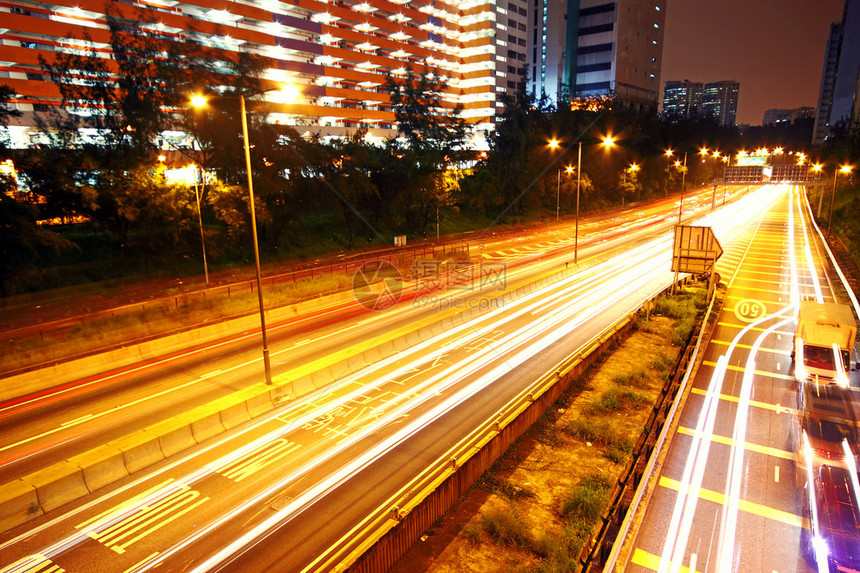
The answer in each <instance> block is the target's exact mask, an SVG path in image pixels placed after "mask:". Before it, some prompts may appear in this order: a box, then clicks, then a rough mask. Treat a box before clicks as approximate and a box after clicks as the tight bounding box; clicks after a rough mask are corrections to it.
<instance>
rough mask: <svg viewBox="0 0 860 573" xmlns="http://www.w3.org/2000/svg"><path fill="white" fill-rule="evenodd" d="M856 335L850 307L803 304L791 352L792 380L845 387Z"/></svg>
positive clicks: (811, 302)
mask: <svg viewBox="0 0 860 573" xmlns="http://www.w3.org/2000/svg"><path fill="white" fill-rule="evenodd" d="M856 336H857V323H856V322H855V320H854V314H853V313H852V312H851V307H849V306H846V305H843V304H836V303H831V302H823V303H821V302H815V301H812V300H805V301H802V302H801V303H800V308H799V310H798V314H797V328H796V329H795V331H794V352H792V358H794V361H795V366H794V373H795V378H796V379H797V380H798V381H799V382H815V383H820V384H837V385H840V386H847V385H848V377H847V372H849V371H850V370H851V351H852V350H853V349H854V340H855V338H856Z"/></svg>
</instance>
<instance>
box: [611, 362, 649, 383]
mask: <svg viewBox="0 0 860 573" xmlns="http://www.w3.org/2000/svg"><path fill="white" fill-rule="evenodd" d="M614 381H615V383H616V384H618V385H619V386H633V387H634V388H643V387H645V386H646V385H647V381H648V375H647V373H646V372H645V369H644V368H642V367H637V368H634V369H633V370H631V371H629V372H625V373H624V374H619V375H617V376H616V377H615V379H614Z"/></svg>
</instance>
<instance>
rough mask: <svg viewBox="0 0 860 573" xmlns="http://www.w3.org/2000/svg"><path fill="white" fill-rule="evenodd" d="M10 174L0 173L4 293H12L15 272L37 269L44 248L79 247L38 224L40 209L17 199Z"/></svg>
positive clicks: (0, 288) (1, 291) (57, 250)
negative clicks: (14, 196)
mask: <svg viewBox="0 0 860 573" xmlns="http://www.w3.org/2000/svg"><path fill="white" fill-rule="evenodd" d="M11 184H12V182H11V180H10V178H9V177H6V176H0V296H3V297H5V296H8V295H9V294H11V292H10V290H11V289H10V285H9V279H10V276H11V275H12V273H14V272H16V271H20V270H24V269H28V268H33V267H35V266H36V264H37V263H38V262H39V260H40V258H41V255H42V253H43V252H44V251H46V250H48V251H52V252H54V253H60V252H63V251H66V250H70V249H75V248H77V247H76V246H75V245H74V244H73V243H72V242H71V241H68V240H66V239H64V238H63V237H61V236H60V235H58V234H56V233H53V232H51V231H49V230H47V229H45V228H43V227H41V226H39V225H38V224H37V221H36V217H37V215H38V209H37V208H36V207H35V206H33V205H29V204H26V203H21V202H19V201H17V200H15V199H13V198H12V197H11V196H9V194H7V191H9V190H10V187H11Z"/></svg>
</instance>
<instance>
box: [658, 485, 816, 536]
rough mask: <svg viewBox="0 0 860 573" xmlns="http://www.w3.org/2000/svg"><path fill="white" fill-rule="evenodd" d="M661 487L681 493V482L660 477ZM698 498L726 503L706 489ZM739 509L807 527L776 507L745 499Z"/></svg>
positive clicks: (797, 518)
mask: <svg viewBox="0 0 860 573" xmlns="http://www.w3.org/2000/svg"><path fill="white" fill-rule="evenodd" d="M660 485H661V486H663V487H665V488H668V489H672V490H675V491H680V489H681V482H679V481H678V480H674V479H670V478H667V477H665V476H662V477H660ZM698 496H699V499H704V500H707V501H712V502H714V503H718V504H720V505H723V504H724V503H725V501H726V495H725V494H723V493H720V492H718V491H713V490H710V489H705V488H699V492H698ZM738 509H740V510H741V511H743V512H746V513H751V514H752V515H758V516H759V517H764V518H765V519H771V520H773V521H778V522H780V523H785V524H786V525H791V526H794V527H805V526H806V525H807V523H806V522H807V520H806V519H804V518H803V517H801V516H799V515H795V514H793V513H789V512H787V511H782V510H781V509H776V508H774V507H768V506H766V505H762V504H760V503H753V502H751V501H747V500H745V499H741V500H738Z"/></svg>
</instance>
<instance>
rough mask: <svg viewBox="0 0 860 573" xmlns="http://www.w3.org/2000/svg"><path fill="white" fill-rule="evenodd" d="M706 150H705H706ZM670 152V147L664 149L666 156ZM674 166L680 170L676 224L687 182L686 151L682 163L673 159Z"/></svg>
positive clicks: (679, 219) (679, 215) (682, 204)
mask: <svg viewBox="0 0 860 573" xmlns="http://www.w3.org/2000/svg"><path fill="white" fill-rule="evenodd" d="M706 151H707V150H706ZM672 153H674V152H673V151H672V150H671V149H667V150H666V156H667V157H671V156H672ZM675 167H677V168H679V169H680V170H681V201H680V202H679V203H678V224H679V225H680V224H681V213H682V212H683V209H684V190H685V188H686V184H687V152H686V151H685V152H684V163H683V164H681V162H680V161H675ZM666 195H667V196H668V195H669V190H668V188H667V189H666Z"/></svg>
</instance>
